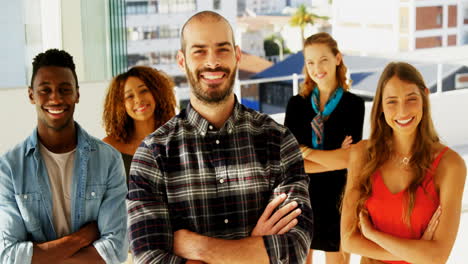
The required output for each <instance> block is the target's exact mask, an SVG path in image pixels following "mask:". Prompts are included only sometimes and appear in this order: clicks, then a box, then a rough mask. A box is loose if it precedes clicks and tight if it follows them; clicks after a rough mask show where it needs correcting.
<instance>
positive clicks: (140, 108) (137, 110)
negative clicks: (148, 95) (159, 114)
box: [135, 105, 146, 112]
mask: <svg viewBox="0 0 468 264" xmlns="http://www.w3.org/2000/svg"><path fill="white" fill-rule="evenodd" d="M145 109H146V105H145V106H140V107H138V108H137V109H136V110H135V111H136V112H141V111H143V110H145Z"/></svg>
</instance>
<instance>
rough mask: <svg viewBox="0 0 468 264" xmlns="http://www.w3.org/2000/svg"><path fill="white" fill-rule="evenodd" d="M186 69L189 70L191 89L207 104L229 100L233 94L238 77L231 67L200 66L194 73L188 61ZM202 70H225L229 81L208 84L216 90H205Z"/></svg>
mask: <svg viewBox="0 0 468 264" xmlns="http://www.w3.org/2000/svg"><path fill="white" fill-rule="evenodd" d="M185 69H186V70H187V77H188V80H189V82H190V87H191V91H192V93H193V94H194V95H195V97H196V98H197V99H198V100H200V101H201V102H204V103H206V104H220V103H222V102H224V101H225V100H227V98H228V97H229V95H231V93H232V91H233V88H234V79H235V77H236V74H235V72H234V73H233V72H232V71H231V69H228V68H225V67H217V68H215V69H210V68H200V69H196V70H195V73H194V72H192V71H191V70H190V68H189V67H188V65H187V63H185ZM234 69H237V63H236V65H235V66H234ZM201 72H224V73H225V74H226V76H227V82H224V83H220V84H211V85H210V84H207V86H208V88H210V89H214V90H213V91H209V90H208V89H207V90H203V87H202V85H203V84H202V83H201V81H200V79H201V77H200V73H201Z"/></svg>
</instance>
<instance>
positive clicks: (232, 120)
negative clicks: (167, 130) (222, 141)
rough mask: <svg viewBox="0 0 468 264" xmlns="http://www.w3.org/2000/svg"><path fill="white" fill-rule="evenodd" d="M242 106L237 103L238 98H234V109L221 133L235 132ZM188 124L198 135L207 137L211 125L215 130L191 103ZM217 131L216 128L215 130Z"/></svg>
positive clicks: (188, 109)
mask: <svg viewBox="0 0 468 264" xmlns="http://www.w3.org/2000/svg"><path fill="white" fill-rule="evenodd" d="M240 108H241V105H240V104H239V102H238V101H237V96H235V98H234V109H233V111H232V114H231V116H230V117H229V118H228V120H226V122H225V123H224V125H223V126H222V127H221V129H220V130H219V132H223V131H227V132H228V133H229V134H230V133H232V132H233V131H234V128H235V124H236V123H237V122H238V119H239V115H240ZM186 111H187V122H188V124H190V125H191V126H193V127H194V128H195V129H196V131H197V133H198V134H200V135H202V136H205V135H206V133H207V132H208V128H209V126H210V125H211V126H212V127H213V128H214V125H212V124H210V122H208V120H206V119H205V118H204V117H203V116H201V115H200V113H198V112H197V111H196V110H195V109H194V108H193V106H192V104H191V103H189V104H188V105H187V110H186ZM214 129H215V128H214Z"/></svg>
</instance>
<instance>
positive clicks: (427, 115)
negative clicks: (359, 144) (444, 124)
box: [352, 62, 439, 232]
mask: <svg viewBox="0 0 468 264" xmlns="http://www.w3.org/2000/svg"><path fill="white" fill-rule="evenodd" d="M394 76H396V77H398V78H399V79H400V80H402V81H405V82H409V83H413V84H415V85H416V86H417V87H418V88H419V92H420V94H421V98H422V102H423V106H422V111H423V113H422V118H421V121H420V122H419V124H418V127H417V135H416V137H415V140H414V142H413V146H412V153H413V155H412V156H411V158H410V163H409V164H410V168H411V169H412V170H413V178H412V180H411V182H410V184H409V186H408V188H407V190H406V197H407V209H406V213H405V214H404V221H405V222H406V223H407V224H408V225H410V224H411V223H410V216H411V212H412V210H413V208H414V202H415V194H416V190H417V188H418V187H419V186H420V185H421V183H422V181H423V179H424V175H425V173H426V172H427V170H428V169H431V167H430V166H431V162H432V153H433V149H432V147H433V146H434V144H435V143H437V142H439V137H438V135H437V132H436V131H435V128H434V124H433V122H432V117H431V110H430V104H429V94H428V90H427V87H426V85H425V83H424V80H423V77H422V75H421V73H419V71H418V70H417V69H416V68H415V67H413V66H412V65H410V64H408V63H405V62H391V63H389V64H388V65H387V66H386V67H385V69H384V70H383V72H382V75H381V76H380V79H379V82H378V85H377V91H376V94H375V97H374V103H373V106H372V112H371V131H370V137H369V141H368V144H367V157H366V161H367V162H366V164H365V165H364V168H363V170H362V171H361V173H360V177H359V178H358V185H357V188H358V190H359V192H360V195H359V199H358V202H357V203H355V210H354V212H355V217H356V218H355V219H356V221H355V223H354V225H353V228H352V232H354V231H355V230H356V228H357V219H359V213H360V212H361V211H362V210H363V209H364V204H365V202H366V200H367V199H368V198H369V197H370V195H371V194H372V193H371V192H372V181H371V176H372V174H373V173H374V172H375V171H376V170H377V169H378V168H379V167H381V166H382V165H383V164H384V163H385V161H387V160H388V159H390V158H391V153H392V151H393V139H392V135H393V131H392V128H391V127H390V126H389V125H388V124H387V122H386V121H385V116H384V113H383V108H382V96H383V90H384V88H385V85H386V84H387V82H388V81H389V80H390V79H391V78H392V77H394Z"/></svg>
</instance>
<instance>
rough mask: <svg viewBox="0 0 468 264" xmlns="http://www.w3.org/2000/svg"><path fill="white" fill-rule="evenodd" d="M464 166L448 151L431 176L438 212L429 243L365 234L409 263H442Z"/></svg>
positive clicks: (451, 237) (453, 229) (454, 224)
mask: <svg viewBox="0 0 468 264" xmlns="http://www.w3.org/2000/svg"><path fill="white" fill-rule="evenodd" d="M465 177H466V167H465V164H464V161H463V159H462V158H461V157H460V156H458V154H456V153H455V152H453V151H451V150H449V151H448V152H447V153H446V154H445V155H444V156H443V158H442V160H441V162H440V165H439V167H438V168H437V171H436V174H435V180H436V182H438V185H439V195H440V205H441V207H442V211H441V214H440V217H439V221H440V223H439V224H438V227H437V229H436V230H435V232H434V236H433V239H432V240H424V239H417V240H416V239H403V238H399V237H394V236H391V235H388V234H386V233H383V232H380V231H378V230H375V229H373V228H370V229H369V232H367V234H365V235H366V236H367V237H368V238H369V239H370V240H372V241H374V242H375V243H377V244H378V245H380V246H381V247H382V248H384V249H385V250H387V251H388V252H390V253H392V254H394V255H396V256H398V257H400V258H401V259H404V260H405V261H407V262H411V263H445V262H446V261H447V259H448V258H449V256H450V252H451V250H452V247H453V244H454V242H455V238H456V235H457V231H458V226H459V223H460V214H461V201H462V195H463V187H464V184H465Z"/></svg>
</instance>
